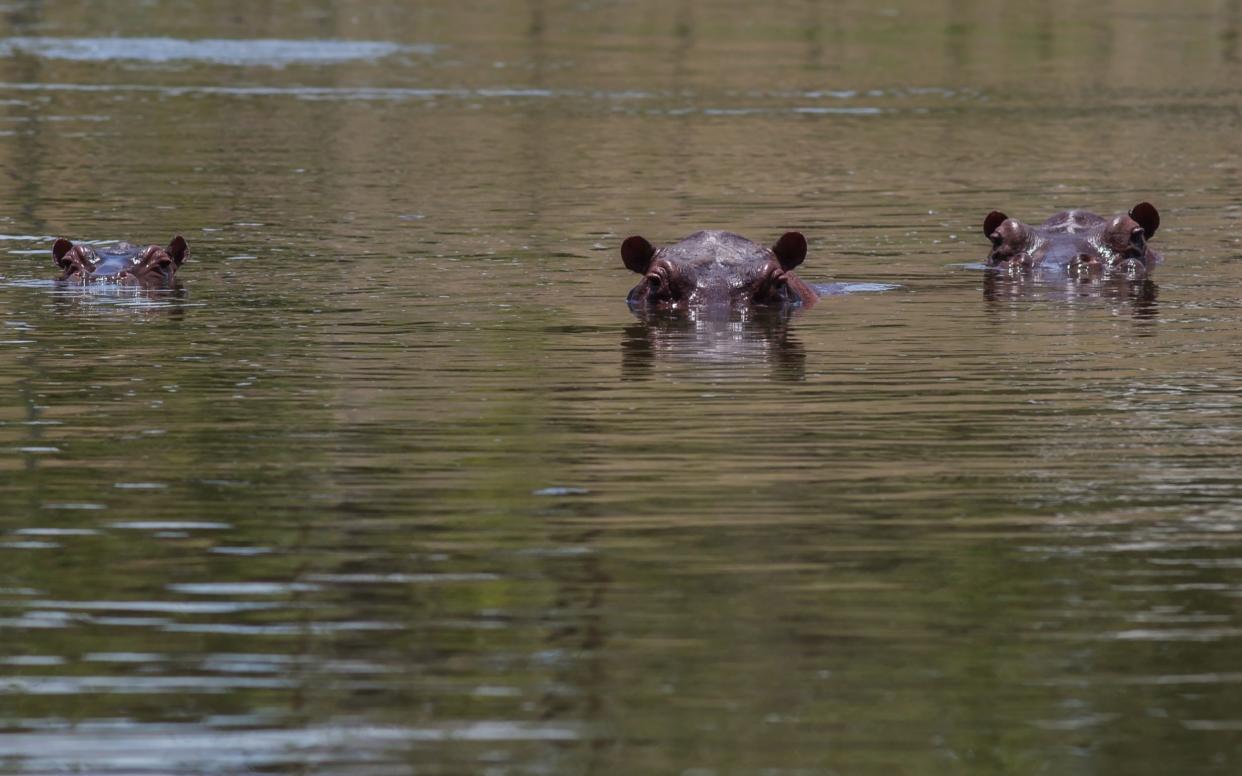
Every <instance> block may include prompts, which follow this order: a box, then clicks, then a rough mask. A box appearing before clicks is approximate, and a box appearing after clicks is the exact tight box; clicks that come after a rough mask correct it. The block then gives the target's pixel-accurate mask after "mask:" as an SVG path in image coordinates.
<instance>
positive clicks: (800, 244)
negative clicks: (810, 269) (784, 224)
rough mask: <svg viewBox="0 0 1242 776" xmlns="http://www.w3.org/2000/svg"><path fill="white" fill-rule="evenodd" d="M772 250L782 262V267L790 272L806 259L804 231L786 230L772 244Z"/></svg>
mask: <svg viewBox="0 0 1242 776" xmlns="http://www.w3.org/2000/svg"><path fill="white" fill-rule="evenodd" d="M772 252H773V253H775V254H776V260H777V261H779V262H780V263H781V269H783V270H785V271H786V272H788V271H790V270H791V269H793V268H794V267H796V266H798V265H799V264H801V263H802V262H803V261H805V260H806V238H805V237H803V236H802V232H785V233H784V234H782V235H781V239H779V240H777V241H776V245H773V246H772Z"/></svg>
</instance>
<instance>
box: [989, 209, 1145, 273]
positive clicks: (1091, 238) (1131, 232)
mask: <svg viewBox="0 0 1242 776" xmlns="http://www.w3.org/2000/svg"><path fill="white" fill-rule="evenodd" d="M1159 228H1160V213H1159V212H1157V210H1156V208H1155V207H1153V206H1152V205H1151V203H1149V202H1140V203H1139V204H1137V205H1135V206H1134V207H1133V208H1131V209H1130V212H1129V213H1125V214H1122V215H1117V216H1113V217H1112V218H1102V217H1100V216H1097V215H1096V214H1095V213H1088V212H1087V211H1085V210H1067V211H1065V212H1062V213H1057V214H1056V215H1054V216H1052V217H1051V218H1049V219H1048V220H1047V221H1045V222H1043V223H1042V224H1040V225H1039V226H1029V225H1027V224H1024V223H1022V222H1021V221H1018V220H1016V219H1013V218H1010V217H1008V216H1006V215H1005V214H1004V213H1001V212H999V211H995V210H993V211H992V212H991V213H989V214H988V217H987V218H985V219H984V221H983V233H984V234H985V235H986V236H987V238H988V239H989V240H991V241H992V251H991V252H990V253H989V254H988V258H987V264H988V266H989V267H999V268H1002V269H1008V270H1011V271H1018V270H1026V269H1037V268H1052V269H1056V270H1058V271H1062V272H1066V273H1067V274H1070V275H1074V276H1077V277H1090V276H1092V275H1095V274H1107V275H1120V276H1123V277H1126V278H1129V279H1132V280H1134V279H1139V278H1144V277H1147V276H1148V275H1150V274H1151V272H1152V270H1153V269H1155V266H1156V264H1158V263H1160V262H1161V261H1163V259H1162V258H1161V256H1160V254H1158V253H1156V252H1155V251H1153V250H1152V249H1151V248H1150V247H1149V246H1148V244H1147V242H1148V240H1150V239H1151V238H1152V237H1153V236H1154V235H1155V234H1156V230H1157V229H1159Z"/></svg>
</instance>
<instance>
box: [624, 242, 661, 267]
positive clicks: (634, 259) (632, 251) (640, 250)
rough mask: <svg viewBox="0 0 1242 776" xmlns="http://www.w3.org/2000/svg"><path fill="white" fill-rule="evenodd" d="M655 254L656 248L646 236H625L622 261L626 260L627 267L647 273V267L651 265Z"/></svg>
mask: <svg viewBox="0 0 1242 776" xmlns="http://www.w3.org/2000/svg"><path fill="white" fill-rule="evenodd" d="M654 255H655V248H653V247H652V246H651V243H649V242H647V240H646V238H644V237H639V236H638V235H634V236H633V237H627V238H625V242H623V243H621V261H623V262H625V266H626V267H628V268H630V269H631V270H633V271H634V272H637V273H638V274H640V275H646V274H647V268H648V267H650V266H651V257H652V256H654Z"/></svg>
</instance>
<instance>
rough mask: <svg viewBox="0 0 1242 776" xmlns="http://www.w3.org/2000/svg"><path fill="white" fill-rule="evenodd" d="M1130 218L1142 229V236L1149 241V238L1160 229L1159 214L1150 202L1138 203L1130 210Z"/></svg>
mask: <svg viewBox="0 0 1242 776" xmlns="http://www.w3.org/2000/svg"><path fill="white" fill-rule="evenodd" d="M1130 218H1133V219H1134V220H1135V221H1137V222H1138V225H1139V226H1141V227H1143V234H1145V235H1146V236H1147V239H1148V240H1150V239H1151V236H1152V235H1154V234H1155V233H1156V230H1157V229H1159V228H1160V213H1159V211H1157V210H1156V208H1155V207H1154V206H1153V205H1152V204H1151V203H1150V202H1140V203H1138V204H1137V205H1135V206H1134V207H1132V208H1130Z"/></svg>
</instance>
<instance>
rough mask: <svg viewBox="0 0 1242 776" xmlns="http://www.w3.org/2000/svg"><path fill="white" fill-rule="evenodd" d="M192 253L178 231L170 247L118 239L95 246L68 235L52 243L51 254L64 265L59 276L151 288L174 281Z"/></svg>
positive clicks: (57, 262) (83, 280)
mask: <svg viewBox="0 0 1242 776" xmlns="http://www.w3.org/2000/svg"><path fill="white" fill-rule="evenodd" d="M189 255H190V247H189V246H188V245H187V244H186V241H185V238H184V237H182V236H181V235H177V236H176V237H174V238H173V239H172V242H170V243H168V247H166V248H161V247H159V246H158V245H147V246H138V245H132V244H130V243H118V244H117V245H114V246H111V247H109V248H95V247H93V246H90V245H85V244H81V243H79V244H78V245H74V244H73V243H72V242H70V241H69V240H66V239H65V238H63V237H62V238H60V239H58V240H57V241H56V242H55V244H54V245H52V258H53V259H54V260H55V261H56V266H58V267H60V269H61V272H62V274H61V276H60V278H59V279H60V280H77V281H80V282H83V283H88V282H92V281H112V282H116V283H131V284H136V285H141V286H145V287H148V288H153V287H158V286H168V285H172V282H173V276H174V275H175V274H176V273H177V269H178V268H179V267H180V266H181V265H182V264H183V263H184V262H185V260H186V259H187V258H188V257H189Z"/></svg>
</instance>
